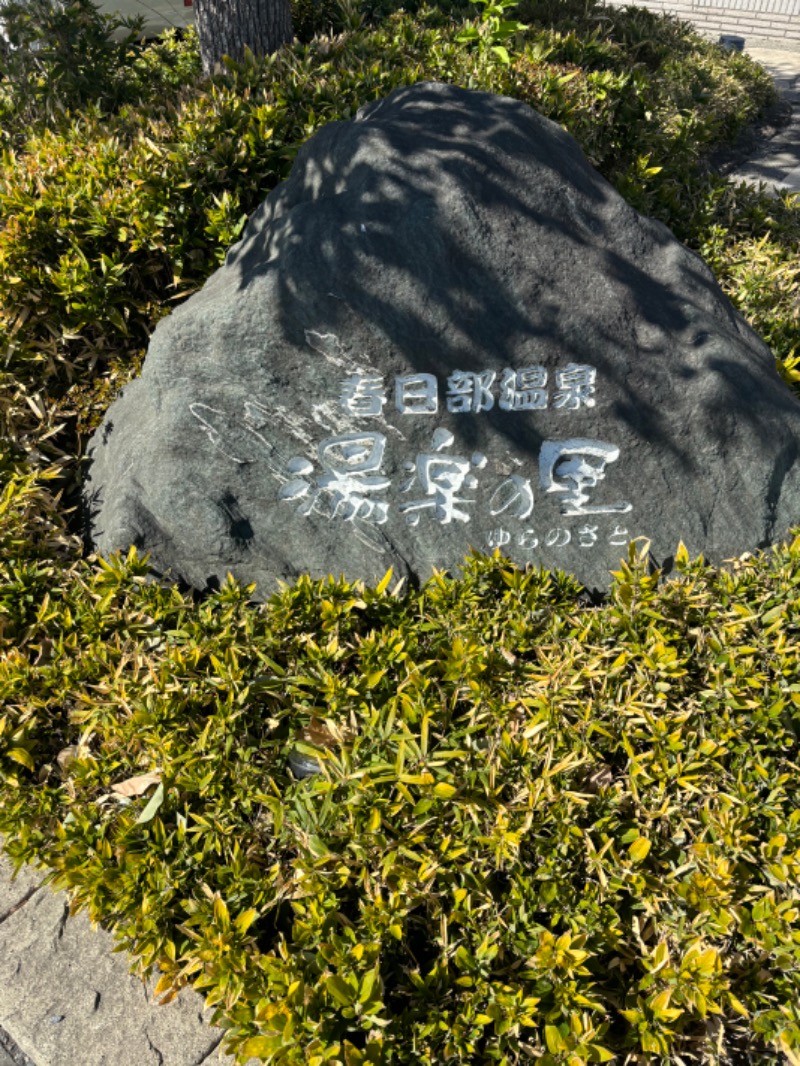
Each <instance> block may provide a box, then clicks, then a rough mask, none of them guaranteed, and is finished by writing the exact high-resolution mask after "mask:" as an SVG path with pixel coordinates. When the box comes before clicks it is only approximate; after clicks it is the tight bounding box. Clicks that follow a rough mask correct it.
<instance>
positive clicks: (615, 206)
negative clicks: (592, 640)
mask: <svg viewBox="0 0 800 1066" xmlns="http://www.w3.org/2000/svg"><path fill="white" fill-rule="evenodd" d="M420 374H423V375H433V377H432V378H429V379H426V378H422V379H418V380H417V381H416V383H415V382H414V381H409V380H407V379H408V377H409V376H410V375H420ZM398 379H400V380H399V382H398ZM433 384H435V385H436V389H437V393H436V395H437V400H436V410H435V411H433V407H434V403H433V400H432V398H431V395H432V394H431V393H426V387H430V386H432V385H433ZM381 390H382V391H381ZM398 390H399V391H398ZM459 390H461V391H459ZM398 397H399V398H398ZM384 399H385V403H383V402H382V400H384ZM415 412H416V413H415ZM341 438H344V439H341ZM799 443H800V403H798V401H797V399H796V397H795V396H794V395H793V394H792V393H791V391H790V390H789V389H788V387H787V386H785V385H784V384H783V383H782V382H781V381H780V379H779V378H778V376H777V374H776V372H775V369H774V360H773V357H772V355H771V353H770V352H769V350H768V348H767V347H766V345H765V344H764V343H763V342H762V341H761V340H760V339H759V337H757V336H756V334H755V333H754V332H753V331H752V330H751V329H750V328H749V327H748V325H747V324H746V323H745V321H744V320H743V318H742V317H741V316H740V315H739V314H737V313H736V312H735V311H734V309H733V307H732V305H731V304H730V302H729V301H728V300H727V298H726V297H725V296H724V295H723V294H722V292H721V290H720V289H719V287H718V285H717V283H716V281H715V280H714V278H713V276H712V274H711V272H710V270H709V269H708V268H707V267H706V266H705V264H704V263H703V262H702V261H701V260H700V259H699V258H698V257H697V256H696V255H694V254H693V253H691V252H689V251H688V250H687V249H686V248H685V247H684V246H683V245H681V244H680V243H679V242H678V241H677V240H675V238H674V237H673V236H672V234H671V233H670V232H669V231H668V230H667V229H666V228H665V227H664V226H663V225H661V224H660V223H658V222H656V221H653V220H651V219H647V218H643V217H642V216H640V215H639V214H637V212H635V211H634V210H633V209H632V208H630V207H629V206H628V205H627V204H626V203H625V201H624V200H623V199H622V198H621V197H620V196H619V195H618V194H617V193H616V192H615V191H614V189H613V188H612V187H611V186H610V185H609V184H608V183H607V182H606V181H605V180H604V179H603V178H602V177H601V176H600V175H599V174H598V173H597V171H595V170H594V168H593V167H592V166H591V165H590V164H589V163H588V161H587V160H586V158H585V156H584V155H583V153H582V152H581V150H580V149H579V147H578V145H577V143H576V142H575V141H574V140H573V139H572V138H571V137H570V136H569V135H568V134H567V133H566V132H564V131H563V130H562V129H561V128H560V127H558V126H557V125H555V124H554V123H552V122H550V121H548V120H546V119H544V118H542V117H541V116H540V115H538V114H537V113H536V112H535V111H533V110H532V109H530V108H529V107H527V106H526V105H524V104H521V103H518V102H515V101H512V100H509V99H505V98H502V97H498V96H492V95H489V94H483V93H473V92H468V91H466V90H461V89H457V88H454V87H450V86H444V85H438V84H418V85H415V86H413V87H410V88H407V89H401V90H399V91H397V92H395V93H393V94H392V95H391V96H390V97H388V98H387V99H386V100H383V101H379V102H378V103H376V104H373V105H370V106H368V107H367V108H365V109H363V111H362V112H360V113H359V116H358V117H357V119H356V121H353V122H344V123H332V124H330V125H328V126H326V127H325V128H323V129H322V130H321V131H320V132H319V133H318V134H316V135H315V136H314V137H313V138H312V139H311V140H310V141H309V142H308V143H307V144H306V145H305V146H304V147H303V149H302V150H301V151H300V153H299V154H298V157H297V160H296V162H295V165H294V167H293V170H292V173H291V175H290V178H289V180H288V181H287V182H286V183H284V185H282V186H281V187H279V188H278V189H276V190H275V191H274V192H273V193H272V194H271V195H270V196H269V197H268V198H267V200H266V201H265V203H264V204H263V205H262V206H261V207H260V208H259V210H258V211H257V212H256V213H255V214H254V215H253V217H252V218H251V219H250V222H249V224H248V226H247V229H246V231H245V233H244V236H243V239H242V241H241V242H240V243H239V244H237V245H236V246H235V247H234V248H232V249H231V251H230V253H229V255H228V257H227V260H226V262H225V264H224V266H223V267H222V268H221V269H219V270H218V271H217V272H216V273H215V274H214V275H213V276H212V277H211V278H210V279H209V281H208V283H207V284H206V285H205V287H204V288H203V289H202V291H201V292H199V293H197V294H196V295H195V296H193V297H192V298H191V299H190V300H188V301H187V302H186V303H185V304H184V305H183V306H181V307H179V308H178V309H177V310H176V311H175V312H174V313H173V314H172V315H171V316H170V317H169V318H167V319H166V320H164V321H163V322H161V323H160V324H159V326H158V328H157V329H156V331H155V334H154V336H153V339H152V342H151V345H150V351H149V353H148V356H147V359H146V361H145V365H144V369H143V372H142V375H141V377H140V378H139V379H138V380H137V381H135V382H133V383H132V384H131V385H129V386H128V387H127V388H126V389H125V390H124V392H123V395H122V396H121V398H119V399H118V400H117V401H116V402H115V403H114V404H113V405H112V407H111V409H110V410H109V412H108V415H107V417H106V419H105V421H104V423H103V425H102V426H101V427H100V429H99V430H98V432H97V434H96V436H95V438H94V440H93V441H92V445H91V456H92V459H93V465H92V466H91V470H90V474H89V480H88V483H87V497H86V498H87V502H88V510H89V513H90V521H91V526H92V530H93V538H94V542H95V544H96V546H97V547H98V549H99V550H100V551H102V552H109V551H111V550H114V549H126V548H127V547H128V546H129V545H130V544H136V545H137V546H138V547H139V548H141V549H144V550H147V551H149V552H150V553H151V558H152V561H153V564H154V567H155V568H156V569H157V570H158V571H160V572H162V573H170V574H171V575H172V576H173V577H181V578H182V579H184V580H185V581H187V582H188V583H189V584H191V585H194V586H196V587H198V588H204V587H206V586H207V585H211V586H212V587H213V586H214V585H215V584H216V583H217V582H220V581H222V580H224V578H225V575H226V573H227V572H228V571H232V572H233V573H234V574H235V575H236V576H237V577H239V578H241V579H243V580H246V581H255V582H257V585H258V592H257V595H261V596H264V595H268V594H269V593H270V592H271V591H272V590H273V589H274V588H275V584H276V579H281V578H284V579H285V578H291V577H292V576H294V575H296V574H298V573H301V572H309V573H311V574H312V575H314V576H324V575H327V574H328V573H334V574H336V575H338V574H340V573H343V574H345V575H346V576H347V577H349V578H363V579H366V580H368V581H374V580H376V579H379V578H380V577H381V576H382V575H383V574H384V572H385V571H386V570H387V568H388V567H389V566H390V565H391V566H393V567H394V569H395V573H396V575H397V576H400V575H403V574H413V575H416V576H417V577H419V578H423V579H424V578H425V577H427V576H428V575H429V574H430V571H431V567H432V566H436V567H440V568H452V567H455V566H457V565H458V563H459V562H460V561H461V560H462V559H463V557H464V555H465V553H466V552H467V551H468V549H470V548H471V547H474V548H476V549H480V550H487V549H491V548H493V547H496V546H497V547H500V548H501V549H502V550H503V551H504V552H505V553H506V554H508V555H510V556H511V557H512V558H513V559H515V560H516V561H517V562H519V563H526V562H533V563H537V564H544V565H547V566H553V567H560V568H564V569H567V570H570V571H572V572H573V573H575V574H576V575H577V576H578V577H579V578H580V579H581V580H582V581H583V582H584V583H586V584H587V585H589V586H594V587H599V588H604V587H607V585H608V581H609V570H610V569H612V568H614V567H615V566H617V565H618V563H619V559H620V556H621V555H623V554H625V543H626V541H627V540H628V539H630V538H633V537H637V536H644V537H647V538H649V539H650V541H651V543H652V553H653V556H654V557H655V559H656V560H657V561H658V562H659V563H662V564H664V565H666V567H667V569H668V568H669V566H670V561H671V556H672V555H673V553H674V551H675V548H676V546H677V544H678V542H679V541H680V540H683V541H684V543H685V544H686V546H687V548H688V549H689V551H690V552H691V553H693V554H694V553H697V552H700V551H702V552H704V553H705V554H706V556H707V557H708V558H710V559H712V560H714V561H722V560H724V559H726V558H729V557H731V556H733V555H737V554H740V553H742V552H744V551H748V550H753V549H755V548H757V547H759V546H765V545H767V544H769V543H771V542H773V541H774V540H775V539H776V538H779V537H780V536H782V535H783V534H784V533H785V532H786V531H787V529H788V527H789V526H790V525H791V524H792V523H795V522H800V464H798V462H797V458H798V449H799Z"/></svg>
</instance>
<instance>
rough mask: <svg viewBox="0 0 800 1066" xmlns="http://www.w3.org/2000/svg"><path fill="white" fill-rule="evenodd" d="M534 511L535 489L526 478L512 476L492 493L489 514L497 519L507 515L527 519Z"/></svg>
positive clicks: (516, 475)
mask: <svg viewBox="0 0 800 1066" xmlns="http://www.w3.org/2000/svg"><path fill="white" fill-rule="evenodd" d="M532 510H533V489H532V488H531V483H530V481H529V480H528V478H526V477H520V476H519V474H511V475H509V477H507V478H506V479H505V481H503V482H502V483H501V484H500V485H498V486H497V488H496V489H495V490H494V492H493V493H492V497H491V499H490V500H489V514H490V515H491V516H492V517H493V518H496V517H497V515H499V514H506V515H508V517H509V518H527V517H528V515H529V514H530V513H531V511H532Z"/></svg>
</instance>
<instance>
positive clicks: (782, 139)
mask: <svg viewBox="0 0 800 1066" xmlns="http://www.w3.org/2000/svg"><path fill="white" fill-rule="evenodd" d="M744 50H745V52H746V54H747V55H749V56H752V58H753V59H755V61H756V62H757V63H760V64H761V66H762V67H764V69H765V70H767V71H768V72H769V73H770V74H771V75H772V78H773V80H774V82H775V85H776V87H777V89H778V91H779V93H780V94H781V97H782V99H783V100H785V101H786V102H787V103H788V104H790V105H791V108H792V117H791V120H790V122H789V124H788V126H786V127H785V128H784V129H782V130H780V131H779V132H778V133H777V134H776V135H775V136H774V137H773V138H771V139H770V140H769V141H767V142H766V143H764V144H761V145H760V146H759V149H758V150H757V151H756V153H755V154H754V155H753V156H752V157H751V158H750V159H748V160H747V162H746V163H742V164H740V165H739V166H737V167H736V169H735V170H733V171H731V172H729V173H727V174H726V177H727V178H728V179H729V180H730V181H733V182H739V181H747V182H751V183H752V184H756V185H757V184H758V183H759V182H762V181H763V182H765V183H766V189H767V192H770V193H772V194H774V195H776V194H778V192H779V191H781V190H787V191H789V192H792V193H797V192H800V48H797V49H795V50H789V49H787V48H775V47H773V46H769V45H761V44H758V45H752V46H749V45H747V44H745V49H744Z"/></svg>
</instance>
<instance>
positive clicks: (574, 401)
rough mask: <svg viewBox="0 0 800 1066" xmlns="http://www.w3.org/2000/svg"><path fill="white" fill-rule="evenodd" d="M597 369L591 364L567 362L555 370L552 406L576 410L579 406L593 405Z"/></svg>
mask: <svg viewBox="0 0 800 1066" xmlns="http://www.w3.org/2000/svg"><path fill="white" fill-rule="evenodd" d="M596 380H597V371H596V370H595V368H594V367H593V366H582V365H581V364H579V363H567V365H566V366H565V367H564V369H563V370H556V393H555V396H554V397H553V407H555V408H557V409H558V408H563V409H564V410H566V411H577V410H578V408H579V407H594V391H595V381H596Z"/></svg>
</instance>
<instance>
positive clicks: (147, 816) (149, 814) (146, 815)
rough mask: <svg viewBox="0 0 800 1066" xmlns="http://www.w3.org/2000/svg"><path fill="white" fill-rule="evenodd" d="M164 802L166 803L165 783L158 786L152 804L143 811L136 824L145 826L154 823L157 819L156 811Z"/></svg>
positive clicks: (151, 799)
mask: <svg viewBox="0 0 800 1066" xmlns="http://www.w3.org/2000/svg"><path fill="white" fill-rule="evenodd" d="M163 802H164V782H163V781H162V782H161V784H160V785H159V786H158V788H156V790H155V792H154V793H153V795H152V796H151V797H150V802H149V803H148V804H147V806H146V807H145V809H144V810H143V811H142V813H141V814H140V815H139V817H138V818H137V819H136V822H135V824H136V825H144V823H145V822H149V821H152V819H153V818H154V817H155V814H156V811H157V810H158V808H159V807H160V806H161V804H162V803H163Z"/></svg>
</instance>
